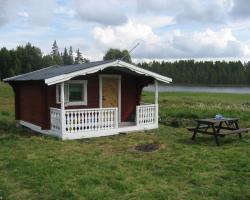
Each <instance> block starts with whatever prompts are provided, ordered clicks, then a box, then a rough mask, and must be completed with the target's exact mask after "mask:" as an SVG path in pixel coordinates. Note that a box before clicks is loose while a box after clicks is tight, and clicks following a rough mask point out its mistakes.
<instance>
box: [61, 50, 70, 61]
mask: <svg viewBox="0 0 250 200" xmlns="http://www.w3.org/2000/svg"><path fill="white" fill-rule="evenodd" d="M62 59H63V64H64V65H70V60H69V54H68V51H67V49H66V48H64V52H63V56H62Z"/></svg>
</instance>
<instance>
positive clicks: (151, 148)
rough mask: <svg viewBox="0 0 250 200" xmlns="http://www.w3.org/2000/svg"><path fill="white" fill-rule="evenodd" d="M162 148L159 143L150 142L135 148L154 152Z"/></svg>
mask: <svg viewBox="0 0 250 200" xmlns="http://www.w3.org/2000/svg"><path fill="white" fill-rule="evenodd" d="M159 148H160V145H159V144H156V143H149V144H140V145H137V146H136V147H135V150H137V151H142V152H153V151H157V150H158V149H159Z"/></svg>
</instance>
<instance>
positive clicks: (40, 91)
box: [12, 69, 153, 129]
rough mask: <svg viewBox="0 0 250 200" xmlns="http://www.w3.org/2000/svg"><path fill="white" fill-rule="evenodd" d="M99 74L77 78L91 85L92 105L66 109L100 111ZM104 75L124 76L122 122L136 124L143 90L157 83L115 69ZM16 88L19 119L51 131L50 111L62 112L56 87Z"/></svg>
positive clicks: (29, 84)
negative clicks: (58, 109) (59, 109)
mask: <svg viewBox="0 0 250 200" xmlns="http://www.w3.org/2000/svg"><path fill="white" fill-rule="evenodd" d="M99 74H100V73H96V74H92V75H87V76H79V77H76V78H75V79H81V80H82V79H84V80H87V81H88V82H87V84H88V85H87V90H88V91H87V93H88V105H87V106H66V109H74V108H79V109H83V108H98V107H99ZM101 74H120V75H121V76H122V79H121V80H122V81H121V120H122V121H128V120H133V119H134V117H135V112H136V105H138V104H139V102H140V96H141V92H142V89H143V87H145V86H146V85H148V84H151V83H153V79H152V78H149V77H139V76H134V75H129V74H126V73H124V72H118V71H115V70H111V69H109V70H104V71H102V72H101ZM12 86H13V89H14V92H15V102H16V103H15V107H16V108H15V110H16V119H17V120H24V121H27V122H30V123H32V124H35V125H38V126H41V127H42V129H49V128H50V107H57V108H60V104H57V103H56V86H55V85H52V86H47V85H45V83H44V82H41V81H27V82H15V83H13V84H12Z"/></svg>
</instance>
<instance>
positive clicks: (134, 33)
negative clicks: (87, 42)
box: [93, 21, 159, 49]
mask: <svg viewBox="0 0 250 200" xmlns="http://www.w3.org/2000/svg"><path fill="white" fill-rule="evenodd" d="M93 35H94V39H95V40H96V41H97V42H98V43H99V45H100V46H105V47H106V48H122V49H125V48H131V45H133V43H134V42H135V41H136V40H142V41H150V43H157V42H158V41H159V38H158V36H157V35H155V34H154V33H153V31H152V29H151V27H150V26H148V25H144V24H136V23H134V22H132V21H129V22H128V23H127V24H125V25H124V26H117V27H111V26H109V27H96V28H94V30H93Z"/></svg>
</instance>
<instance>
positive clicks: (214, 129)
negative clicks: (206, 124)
mask: <svg viewBox="0 0 250 200" xmlns="http://www.w3.org/2000/svg"><path fill="white" fill-rule="evenodd" d="M212 128H213V133H214V139H215V142H216V144H217V146H219V145H220V143H219V140H218V135H217V131H216V128H215V127H214V124H213V125H212Z"/></svg>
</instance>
